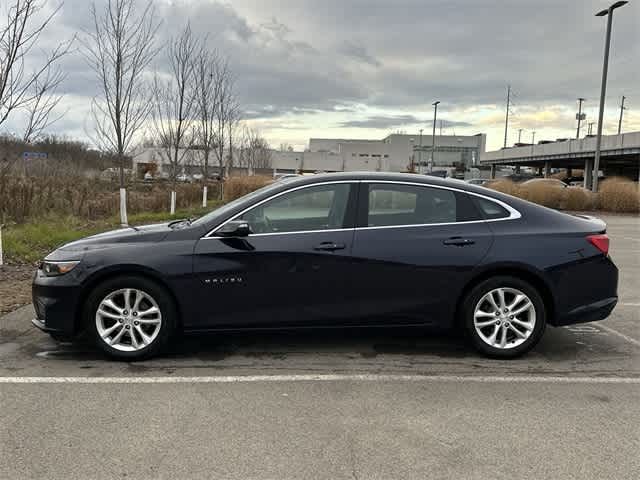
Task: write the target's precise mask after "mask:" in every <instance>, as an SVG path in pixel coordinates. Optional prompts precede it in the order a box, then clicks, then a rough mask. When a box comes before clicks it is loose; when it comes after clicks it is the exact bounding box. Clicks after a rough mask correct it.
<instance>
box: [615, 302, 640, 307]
mask: <svg viewBox="0 0 640 480" xmlns="http://www.w3.org/2000/svg"><path fill="white" fill-rule="evenodd" d="M618 305H621V306H623V307H640V303H628V302H620V303H619V304H618Z"/></svg>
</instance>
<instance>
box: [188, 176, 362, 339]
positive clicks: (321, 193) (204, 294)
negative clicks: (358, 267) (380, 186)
mask: <svg viewBox="0 0 640 480" xmlns="http://www.w3.org/2000/svg"><path fill="white" fill-rule="evenodd" d="M356 185H357V184H352V183H349V182H334V183H326V184H320V185H311V186H305V187H301V188H298V189H295V190H291V191H288V192H284V193H281V194H279V195H277V196H276V197H272V198H271V199H268V200H266V201H263V202H262V203H260V204H258V205H256V206H254V207H252V208H250V209H248V210H247V211H245V212H244V213H242V214H240V215H239V216H237V217H235V219H237V220H246V221H247V222H248V223H249V225H250V227H251V230H252V233H251V234H250V235H249V236H247V237H237V238H224V237H217V236H215V233H213V234H212V235H211V236H209V237H206V238H203V239H201V240H200V241H199V242H198V243H197V245H196V248H195V252H194V253H195V254H194V264H193V265H194V274H195V279H196V284H197V286H196V288H197V289H198V299H199V302H200V303H201V306H202V308H203V311H204V313H205V315H204V316H203V318H201V319H200V320H199V323H200V325H192V326H193V327H196V328H197V327H202V328H204V327H207V326H215V327H224V326H229V327H236V326H244V327H247V326H255V327H266V326H286V325H292V326H304V325H307V324H308V325H312V324H314V323H327V322H333V321H335V320H336V319H337V318H339V317H340V315H341V314H342V308H341V293H342V289H343V288H344V287H345V277H344V273H345V271H348V267H349V264H350V261H351V260H350V259H351V257H350V255H351V249H352V244H353V235H354V230H353V224H354V222H355V207H356V205H355V194H356V188H355V186H356Z"/></svg>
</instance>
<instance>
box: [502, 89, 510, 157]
mask: <svg viewBox="0 0 640 480" xmlns="http://www.w3.org/2000/svg"><path fill="white" fill-rule="evenodd" d="M510 104H511V85H507V113H506V115H505V118H504V148H507V132H508V130H509V105H510Z"/></svg>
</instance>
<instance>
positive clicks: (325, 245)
mask: <svg viewBox="0 0 640 480" xmlns="http://www.w3.org/2000/svg"><path fill="white" fill-rule="evenodd" d="M344 248H345V245H344V243H335V242H322V243H321V244H320V245H316V246H315V247H313V249H314V250H321V251H325V252H333V251H335V250H344Z"/></svg>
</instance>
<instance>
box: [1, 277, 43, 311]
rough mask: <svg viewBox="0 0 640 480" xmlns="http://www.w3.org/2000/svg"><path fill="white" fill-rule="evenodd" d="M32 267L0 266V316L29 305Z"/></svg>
mask: <svg viewBox="0 0 640 480" xmlns="http://www.w3.org/2000/svg"><path fill="white" fill-rule="evenodd" d="M34 269H35V267H34V266H33V265H2V266H0V315H2V314H4V313H8V312H11V311H13V310H15V309H16V308H18V307H21V306H22V305H26V304H28V303H31V277H33V272H34Z"/></svg>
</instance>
